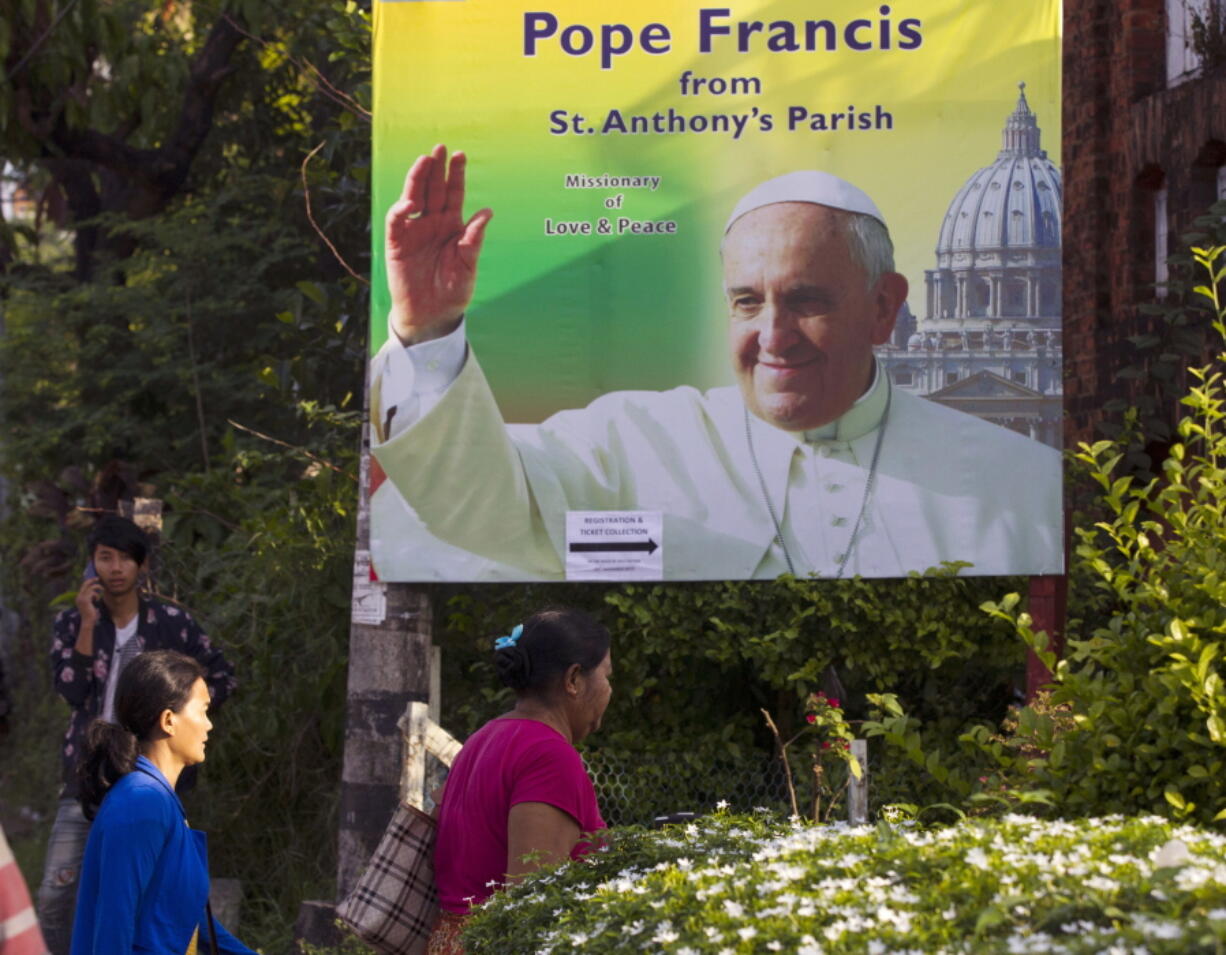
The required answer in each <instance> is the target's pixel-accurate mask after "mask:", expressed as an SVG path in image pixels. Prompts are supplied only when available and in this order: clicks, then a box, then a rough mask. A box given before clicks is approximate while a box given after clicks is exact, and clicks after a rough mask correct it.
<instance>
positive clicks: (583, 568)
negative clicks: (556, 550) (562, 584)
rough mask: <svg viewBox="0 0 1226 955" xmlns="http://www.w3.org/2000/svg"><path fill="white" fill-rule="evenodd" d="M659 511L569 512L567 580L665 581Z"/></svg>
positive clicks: (661, 525)
mask: <svg viewBox="0 0 1226 955" xmlns="http://www.w3.org/2000/svg"><path fill="white" fill-rule="evenodd" d="M663 578H664V518H663V516H662V515H661V513H660V511H567V512H566V579H567V580H663Z"/></svg>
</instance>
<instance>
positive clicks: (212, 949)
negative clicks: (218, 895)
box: [204, 899, 218, 955]
mask: <svg viewBox="0 0 1226 955" xmlns="http://www.w3.org/2000/svg"><path fill="white" fill-rule="evenodd" d="M204 913H205V915H207V916H208V917H209V955H218V953H217V929H215V928H214V927H213V903H212V902H211V901H209V900H207V899H206V900H205V903H204Z"/></svg>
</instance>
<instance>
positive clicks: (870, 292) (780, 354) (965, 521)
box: [370, 146, 1063, 580]
mask: <svg viewBox="0 0 1226 955" xmlns="http://www.w3.org/2000/svg"><path fill="white" fill-rule="evenodd" d="M465 164H466V161H465V156H464V154H463V153H460V152H456V153H455V154H453V155H452V156H451V157H450V160H449V159H448V156H447V151H446V149H445V148H444V147H442V146H438V147H436V148H435V149H434V150H433V151H432V152H431V153H430V154H429V155H426V156H421V157H419V158H418V159H417V161H416V162H415V163H414V164H413V166H412V168H411V169H410V170H409V172H408V174H407V176H406V179H405V186H404V191H403V193H402V195H401V197H400V199H399V200H398V201H397V202H396V203H394V204H393V205H392V207H391V208H390V209H389V210H388V213H387V217H386V222H385V227H386V257H387V275H388V286H389V292H390V296H391V303H392V306H391V312H390V315H389V319H388V322H389V328H390V334H389V338H388V342H387V344H386V345H385V346H384V347H383V348H382V349H381V350H380V351H379V353H378V354H377V355H376V356H375V357H374V358H373V359H372V366H371V395H370V409H371V422H372V452H373V455H374V458H375V461H376V466H375V467H374V471H375V479H374V481H373V482H372V484H373V485H374V486H375V490H374V492H373V495H372V498H371V551H372V558H373V562H374V565H375V568H376V570H377V572H378V573H379V575H380V576H381V577H382V578H383V579H384V580H437V579H443V580H448V579H449V580H556V579H561V578H562V577H564V575H565V565H566V561H565V554H566V539H565V536H566V515H567V512H568V511H601V510H625V511H656V512H660V513H661V515H662V518H663V545H662V551H663V560H664V577H665V578H666V579H670V580H713V579H714V580H721V579H745V578H770V577H776V576H778V575H779V574H782V573H793V574H796V575H801V576H803V575H808V574H817V575H820V576H823V577H843V576H852V575H861V576H865V577H891V576H899V575H905V574H907V573H909V572H911V571H923V570H925V569H927V568H930V567H934V566H937V565H938V564H940V563H941V562H943V561H963V562H965V563H966V564H968V565H969V566H968V567H966V568H964V569H963V571H962V572H963V573H970V574H1051V573H1059V572H1060V571H1061V569H1062V565H1063V556H1062V555H1063V542H1062V526H1063V520H1062V513H1061V490H1060V485H1061V464H1060V455H1059V453H1058V452H1056V451H1055V450H1053V449H1051V448H1049V447H1046V446H1044V445H1042V444H1040V443H1038V442H1036V441H1033V440H1030V439H1028V438H1026V437H1023V436H1022V435H1020V434H1016V433H1014V432H1012V431H1009V430H1007V429H1005V428H1003V427H1000V426H998V425H995V424H991V423H988V422H985V421H982V420H980V419H978V418H975V417H972V416H971V415H968V414H965V413H962V412H959V411H954V410H952V409H949V408H946V407H944V406H942V405H939V404H937V403H935V402H931V401H928V400H926V399H924V398H920V397H916V396H914V395H910V394H906V393H904V392H902V391H900V390H899V389H896V388H893V387H891V383H890V381H889V378H888V376H887V375H886V374H885V373H884V372H883V370H882V369H881V368H880V367H879V365H878V364H877V361H876V359H875V358H874V355H873V348H874V346H876V345H881V344H884V343H885V342H886V341H887V340H888V339H889V337H890V334H891V332H892V330H893V328H894V322H895V318H896V316H897V315H898V311H899V309H900V307H901V306H902V305H903V303H904V302H905V301H906V297H907V288H908V286H907V280H906V278H904V277H903V276H902V275H900V274H899V273H897V272H896V271H894V255H893V245H892V243H891V240H890V236H889V232H888V230H887V228H886V223H885V220H884V218H883V216H882V214H881V212H880V211H879V210H878V208H877V206H876V205H875V204H874V203H873V201H872V200H871V199H870V198H869V197H868V196H867V195H866V194H865V193H864V192H862V191H861V190H859V189H858V188H856V187H855V186H853V185H851V184H850V183H848V182H845V181H843V180H841V179H839V178H837V177H835V176H832V175H830V174H827V173H823V172H816V171H800V172H793V173H788V174H786V175H783V176H780V177H777V178H775V179H772V180H769V181H767V182H765V183H763V184H761V185H759V186H758V187H756V188H754V189H752V190H751V191H750V192H749V193H748V194H747V195H745V196H744V197H743V198H742V199H741V201H740V202H739V203H737V205H736V206H735V208H734V209H733V210H732V213H731V215H730V216H729V218H728V222H727V225H726V227H725V230H724V234H723V236H722V238H720V240H719V242H720V244H719V253H720V258H721V261H722V264H723V289H724V296H725V299H726V302H727V317H726V319H724V320H725V321H726V322H727V328H728V354H729V359H730V361H731V364H732V370H733V374H734V377H735V380H736V385H735V386H732V387H723V388H713V389H710V390H708V391H705V392H700V391H698V390H696V389H694V388H691V387H679V388H674V389H672V390H669V391H662V392H656V391H627V392H613V393H610V394H605V395H603V396H601V397H599V398H597V399H596V400H595V401H593V402H592V403H591V404H590V405H588V406H587V407H586V408H580V409H575V410H568V411H561V412H559V413H557V414H554V415H553V416H551V417H549V418H548V419H546V420H545V421H543V422H541V423H539V424H514V423H506V422H504V421H503V420H502V416H501V414H500V412H499V409H498V405H497V404H496V402H495V399H494V396H493V394H492V393H491V391H490V388H489V385H488V384H487V382H486V379H485V376H484V375H483V373H482V371H481V366H480V364H479V362H478V357H477V355H475V354H474V353H473V351H472V349H471V348H470V347H469V345H468V343H467V339H466V336H465V321H466V319H465V310H466V308H467V307H468V303H469V301H470V299H471V298H472V295H473V291H474V287H475V282H476V279H477V273H478V263H479V259H480V254H481V246H482V242H483V240H484V238H485V235H486V228H487V226H488V225H489V222H490V220H491V218H492V216H493V213H492V211H491V210H489V209H482V210H480V211H477V212H476V213H474V214H473V215H471V216H470V217H469V218H467V219H465V217H464V214H463V203H464V192H465ZM713 244H714V243H713ZM712 320H713V321H714V320H715V319H714V318H713V319H712Z"/></svg>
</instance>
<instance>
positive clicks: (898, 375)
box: [894, 368, 915, 385]
mask: <svg viewBox="0 0 1226 955" xmlns="http://www.w3.org/2000/svg"><path fill="white" fill-rule="evenodd" d="M894 384H896V385H913V384H915V372H913V371H912V370H911V369H910V368H897V369H895V370H894Z"/></svg>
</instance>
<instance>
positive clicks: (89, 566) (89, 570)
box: [81, 557, 98, 581]
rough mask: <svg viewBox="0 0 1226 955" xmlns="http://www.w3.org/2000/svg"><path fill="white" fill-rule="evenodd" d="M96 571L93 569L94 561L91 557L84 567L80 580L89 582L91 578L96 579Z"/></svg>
mask: <svg viewBox="0 0 1226 955" xmlns="http://www.w3.org/2000/svg"><path fill="white" fill-rule="evenodd" d="M97 576H98V571H97V570H96V569H95V568H94V559H93V558H92V557H91V558H90V559H89V562H88V563H86V565H85V573H84V574H83V575H82V576H81V580H83V581H85V580H89V578H91V577H97Z"/></svg>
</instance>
